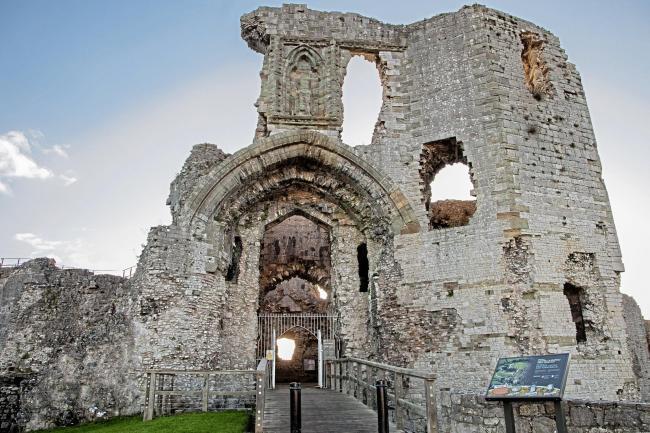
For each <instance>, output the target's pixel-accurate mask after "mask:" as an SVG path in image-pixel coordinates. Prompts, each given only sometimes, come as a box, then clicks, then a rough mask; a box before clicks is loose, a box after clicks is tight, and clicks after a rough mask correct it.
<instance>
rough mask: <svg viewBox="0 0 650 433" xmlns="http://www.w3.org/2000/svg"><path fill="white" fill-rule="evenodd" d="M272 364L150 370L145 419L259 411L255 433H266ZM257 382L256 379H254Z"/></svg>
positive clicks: (257, 412)
mask: <svg viewBox="0 0 650 433" xmlns="http://www.w3.org/2000/svg"><path fill="white" fill-rule="evenodd" d="M269 371H270V363H269V361H267V360H266V359H263V360H261V361H260V363H259V364H258V365H257V368H256V369H255V370H147V371H146V373H147V397H146V401H145V407H144V414H143V420H144V421H149V420H152V419H153V418H154V417H157V416H165V415H173V414H177V413H186V412H208V411H218V410H224V409H249V408H253V407H254V408H255V432H256V433H260V432H262V424H263V422H264V399H265V398H266V390H267V389H268V388H269V385H270V384H269V380H270V376H271V375H270V374H269ZM251 379H253V380H251Z"/></svg>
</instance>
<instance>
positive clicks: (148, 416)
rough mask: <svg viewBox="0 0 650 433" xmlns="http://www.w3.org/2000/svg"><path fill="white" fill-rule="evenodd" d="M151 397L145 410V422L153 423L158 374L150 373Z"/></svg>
mask: <svg viewBox="0 0 650 433" xmlns="http://www.w3.org/2000/svg"><path fill="white" fill-rule="evenodd" d="M148 391H149V396H148V403H147V407H146V408H145V413H144V420H145V421H151V420H152V419H153V415H154V410H153V409H154V404H155V403H156V373H153V372H152V373H149V390H148Z"/></svg>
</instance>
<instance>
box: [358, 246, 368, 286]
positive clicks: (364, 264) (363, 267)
mask: <svg viewBox="0 0 650 433" xmlns="http://www.w3.org/2000/svg"><path fill="white" fill-rule="evenodd" d="M357 262H358V264H359V291H360V292H367V291H368V280H369V278H368V272H369V271H370V266H369V263H368V247H367V246H366V244H365V243H363V244H360V245H359V246H358V247H357Z"/></svg>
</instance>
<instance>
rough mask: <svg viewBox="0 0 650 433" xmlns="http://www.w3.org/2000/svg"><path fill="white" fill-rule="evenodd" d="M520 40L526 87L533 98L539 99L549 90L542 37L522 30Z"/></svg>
mask: <svg viewBox="0 0 650 433" xmlns="http://www.w3.org/2000/svg"><path fill="white" fill-rule="evenodd" d="M521 42H522V44H523V45H524V48H523V49H522V51H521V61H522V63H523V66H524V77H525V81H526V87H528V90H530V92H531V93H532V94H533V96H534V97H535V99H537V100H540V99H541V98H542V96H543V95H545V94H550V91H551V86H550V83H549V80H548V67H547V66H546V62H545V61H544V56H543V51H544V39H542V38H541V37H540V35H538V34H537V33H534V32H522V33H521Z"/></svg>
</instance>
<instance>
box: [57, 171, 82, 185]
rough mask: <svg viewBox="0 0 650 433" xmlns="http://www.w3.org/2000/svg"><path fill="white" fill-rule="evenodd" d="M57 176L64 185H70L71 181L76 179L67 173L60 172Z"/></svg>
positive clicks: (73, 181) (74, 181)
mask: <svg viewBox="0 0 650 433" xmlns="http://www.w3.org/2000/svg"><path fill="white" fill-rule="evenodd" d="M59 178H61V180H63V185H65V186H70V185H72V184H73V183H76V182H77V180H78V179H77V178H76V177H74V176H68V175H65V174H60V175H59Z"/></svg>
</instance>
